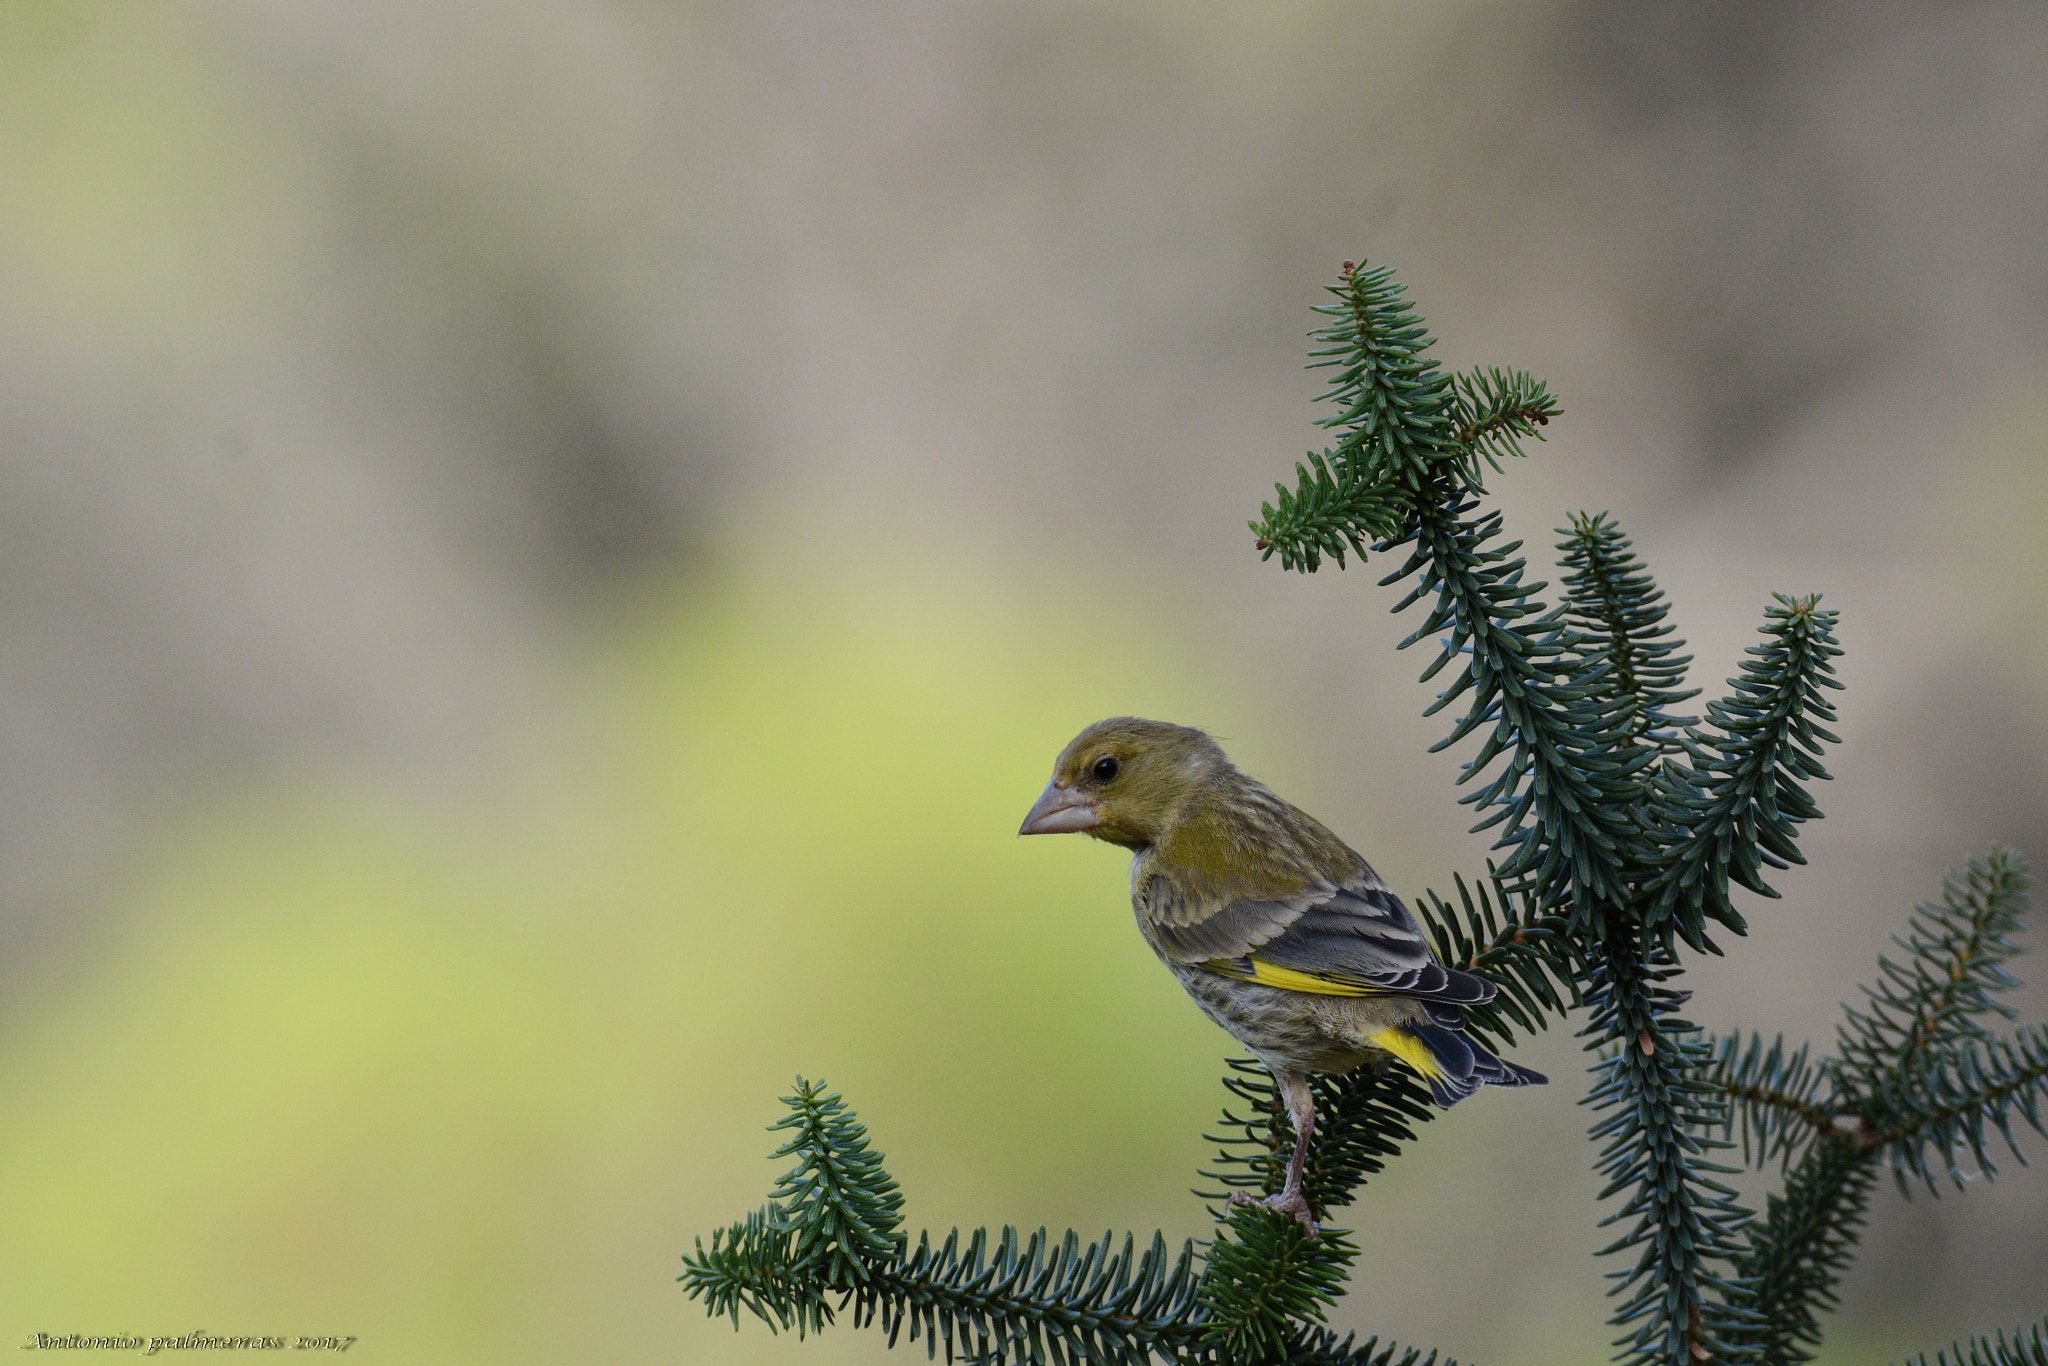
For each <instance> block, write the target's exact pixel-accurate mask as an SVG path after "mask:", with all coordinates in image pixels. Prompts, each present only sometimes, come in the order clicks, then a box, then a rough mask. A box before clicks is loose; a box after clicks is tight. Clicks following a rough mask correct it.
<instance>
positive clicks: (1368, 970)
mask: <svg viewBox="0 0 2048 1366" xmlns="http://www.w3.org/2000/svg"><path fill="white" fill-rule="evenodd" d="M1255 947H1256V950H1257V952H1256V956H1257V957H1258V958H1260V959H1262V960H1264V961H1265V962H1268V963H1271V964H1273V965H1274V966H1275V967H1282V968H1292V969H1294V970H1295V971H1297V972H1313V973H1320V974H1323V975H1324V976H1331V977H1340V978H1349V979H1352V980H1354V981H1358V982H1361V983H1365V984H1369V985H1371V986H1375V987H1379V988H1381V989H1382V990H1386V991H1397V992H1400V993H1402V994H1403V995H1409V996H1426V997H1430V998H1432V999H1435V1000H1438V1001H1443V1002H1446V1003H1451V1004H1477V1003H1480V1002H1483V1001H1489V1000H1492V999H1493V994H1494V987H1493V984H1492V983H1490V982H1487V981H1485V980H1483V979H1481V978H1478V977H1474V976H1472V975H1471V974H1470V973H1465V972H1458V971H1456V970H1454V969H1451V968H1446V967H1444V966H1443V965H1442V964H1441V963H1438V962H1437V961H1436V960H1435V959H1434V958H1432V957H1431V956H1430V952H1429V941H1428V940H1427V939H1425V938H1424V937H1423V933H1422V927H1421V926H1420V925H1418V924H1416V922H1415V917H1414V916H1413V915H1412V914H1411V913H1410V912H1409V910H1408V908H1407V907H1406V906H1404V905H1402V904H1401V898H1399V897H1397V896H1395V895H1394V894H1393V892H1391V891H1389V890H1388V889H1387V887H1386V885H1385V884H1384V883H1382V882H1380V881H1379V879H1378V878H1377V877H1374V876H1372V875H1371V874H1370V873H1368V874H1365V875H1363V876H1360V877H1354V878H1351V879H1350V880H1348V881H1347V882H1346V883H1345V884H1344V885H1343V886H1342V887H1337V888H1334V889H1332V890H1331V891H1330V893H1329V894H1328V895H1326V896H1324V897H1323V898H1322V899H1320V900H1318V901H1317V902H1316V903H1315V904H1314V905H1311V906H1309V907H1308V908H1307V909H1305V910H1304V911H1303V912H1302V913H1301V914H1300V915H1298V916H1296V917H1295V918H1294V919H1293V920H1291V921H1289V922H1288V924H1287V925H1286V927H1285V928H1284V929H1282V930H1281V931H1280V933H1278V934H1276V935H1274V936H1273V938H1271V939H1269V940H1267V941H1266V942H1264V943H1263V944H1259V945H1256V946H1255Z"/></svg>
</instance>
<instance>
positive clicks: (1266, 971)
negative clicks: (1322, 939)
mask: <svg viewBox="0 0 2048 1366" xmlns="http://www.w3.org/2000/svg"><path fill="white" fill-rule="evenodd" d="M1247 963H1249V964H1250V965H1251V970H1250V971H1249V972H1247V971H1246V970H1245V966H1244V965H1245V964H1247ZM1202 966H1203V967H1205V968H1207V969H1209V971H1211V972H1214V973H1219V974H1221V975H1222V976H1225V977H1234V978H1236V979H1237V980H1238V981H1240V982H1257V983H1258V984H1259V985H1260V986H1262V987H1279V988H1281V989H1282V990H1283V991H1301V992H1306V993H1308V994H1309V995H1311V996H1379V995H1383V994H1384V993H1382V992H1381V991H1380V990H1379V989H1378V988H1376V987H1369V986H1366V985H1364V984H1363V983H1361V982H1351V981H1346V980H1344V979H1342V978H1338V977H1324V976H1321V975H1319V974H1317V973H1313V972H1301V971H1298V970H1296V969H1294V968H1283V967H1278V966H1275V965H1274V964H1272V963H1268V962H1265V961H1264V960H1262V959H1258V958H1217V959H1212V960H1211V961H1209V962H1207V963H1204V964H1202ZM1388 1051H1389V1052H1392V1051H1393V1050H1392V1049H1389V1050H1388Z"/></svg>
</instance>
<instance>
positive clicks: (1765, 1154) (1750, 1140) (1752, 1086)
mask: <svg viewBox="0 0 2048 1366" xmlns="http://www.w3.org/2000/svg"><path fill="white" fill-rule="evenodd" d="M1808 1051H1809V1050H1808V1048H1807V1046H1806V1045H1804V1044H1802V1045H1800V1047H1799V1048H1798V1049H1797V1050H1796V1051H1794V1052H1791V1053H1787V1052H1786V1051H1785V1040H1784V1039H1783V1038H1782V1037H1780V1038H1776V1039H1773V1040H1772V1041H1771V1045H1770V1047H1769V1048H1765V1047H1764V1041H1763V1039H1762V1037H1761V1036H1759V1035H1751V1036H1750V1040H1749V1046H1748V1048H1746V1049H1745V1048H1743V1047H1742V1038H1741V1036H1740V1035H1733V1034H1731V1035H1729V1036H1728V1037H1727V1038H1725V1039H1722V1040H1721V1041H1720V1044H1719V1046H1718V1047H1717V1048H1716V1049H1715V1055H1714V1061H1713V1064H1712V1065H1711V1066H1710V1067H1708V1068H1707V1070H1706V1072H1705V1074H1704V1076H1703V1077H1702V1080H1704V1081H1705V1082H1706V1083H1707V1084H1708V1085H1710V1086H1712V1087H1713V1088H1714V1089H1716V1090H1717V1091H1719V1092H1720V1093H1721V1094H1722V1095H1723V1096H1725V1097H1727V1099H1728V1101H1729V1105H1728V1109H1727V1116H1728V1119H1727V1128H1728V1131H1729V1132H1733V1131H1735V1130H1737V1129H1739V1130H1740V1132H1741V1143H1742V1158H1743V1161H1745V1162H1750V1163H1754V1164H1755V1165H1756V1166H1759V1167H1761V1166H1763V1165H1764V1164H1765V1163H1767V1162H1769V1161H1770V1160H1771V1159H1772V1158H1773V1157H1782V1158H1783V1159H1784V1160H1785V1161H1787V1162H1790V1161H1791V1156H1792V1154H1793V1153H1794V1152H1796V1151H1797V1150H1798V1149H1800V1148H1801V1147H1803V1146H1805V1145H1806V1144H1807V1143H1808V1142H1810V1141H1811V1140H1812V1139H1813V1137H1814V1136H1815V1135H1816V1134H1825V1133H1827V1132H1828V1131H1829V1130H1830V1129H1831V1128H1833V1126H1834V1122H1835V1115H1836V1114H1837V1113H1839V1111H1838V1109H1837V1108H1836V1107H1835V1106H1833V1105H1831V1104H1830V1103H1829V1100H1828V1097H1827V1095H1826V1088H1827V1086H1828V1074H1827V1072H1826V1071H1825V1070H1824V1069H1823V1068H1822V1067H1820V1066H1819V1065H1818V1064H1815V1063H1812V1062H1809V1061H1808V1058H1807V1054H1808Z"/></svg>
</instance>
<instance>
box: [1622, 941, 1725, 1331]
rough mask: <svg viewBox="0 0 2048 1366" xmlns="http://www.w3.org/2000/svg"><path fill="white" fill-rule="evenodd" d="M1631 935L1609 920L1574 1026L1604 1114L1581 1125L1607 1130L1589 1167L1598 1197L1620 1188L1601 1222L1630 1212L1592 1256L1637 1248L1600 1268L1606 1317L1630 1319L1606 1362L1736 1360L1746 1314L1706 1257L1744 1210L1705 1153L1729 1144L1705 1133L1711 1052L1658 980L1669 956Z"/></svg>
mask: <svg viewBox="0 0 2048 1366" xmlns="http://www.w3.org/2000/svg"><path fill="white" fill-rule="evenodd" d="M1634 934H1635V932H1634V930H1633V929H1632V928H1631V927H1625V926H1624V927H1618V928H1616V929H1614V930H1613V932H1612V935H1613V937H1612V938H1610V940H1609V942H1608V943H1607V945H1606V946H1605V948H1606V952H1605V953H1604V955H1603V958H1602V961H1601V962H1600V964H1599V966H1598V967H1597V968H1596V969H1595V973H1594V977H1593V985H1592V989H1591V990H1590V991H1589V992H1588V993H1587V1000H1588V1004H1589V1005H1590V1006H1591V1012H1590V1014H1591V1018H1590V1019H1589V1021H1588V1023H1587V1025H1586V1028H1585V1029H1584V1030H1582V1031H1581V1033H1582V1034H1584V1035H1587V1036H1589V1037H1591V1038H1592V1039H1593V1041H1594V1046H1598V1047H1601V1048H1602V1052H1601V1054H1600V1057H1599V1061H1598V1062H1597V1063H1596V1064H1595V1066H1594V1069H1593V1071H1594V1078H1595V1080H1594V1086H1593V1090H1592V1092H1591V1094H1589V1095H1588V1096H1587V1098H1586V1099H1587V1102H1588V1103H1589V1104H1591V1105H1592V1106H1593V1107H1594V1108H1595V1109H1596V1110H1598V1111H1600V1112H1603V1113H1604V1114H1605V1118H1603V1119H1601V1120H1600V1121H1599V1122H1598V1123H1596V1124H1595V1125H1594V1126H1593V1127H1592V1129H1591V1130H1590V1133H1591V1136H1592V1137H1593V1138H1594V1139H1596V1140H1597V1139H1606V1140H1607V1145H1606V1146H1605V1147H1604V1148H1602V1149H1601V1151H1600V1157H1599V1161H1598V1163H1597V1165H1596V1167H1595V1170H1596V1171H1598V1172H1599V1173H1600V1174H1601V1175H1602V1176H1605V1177H1607V1178H1609V1180H1608V1184H1607V1186H1606V1188H1605V1189H1603V1190H1602V1191H1601V1192H1600V1195H1599V1198H1600V1199H1602V1200H1606V1199H1608V1198H1610V1197H1612V1196H1615V1195H1617V1194H1620V1193H1622V1192H1624V1191H1627V1192H1629V1195H1628V1198H1627V1199H1626V1201H1625V1202H1624V1203H1623V1205H1622V1207H1621V1208H1620V1209H1618V1210H1616V1211H1615V1212H1614V1213H1612V1214H1610V1215H1608V1216H1607V1217H1606V1218H1605V1219H1602V1220H1601V1221H1600V1222H1601V1225H1602V1226H1603V1227H1604V1226H1606V1225H1608V1224H1613V1223H1617V1222H1620V1221H1622V1220H1624V1219H1633V1220H1634V1223H1633V1225H1631V1226H1630V1228H1629V1229H1628V1231H1627V1232H1626V1233H1624V1234H1623V1235H1622V1236H1621V1237H1620V1238H1618V1239H1616V1240H1615V1241H1614V1242H1613V1243H1610V1244H1609V1245H1608V1246H1606V1247H1604V1248H1602V1249H1601V1250H1600V1251H1601V1255H1603V1256H1605V1255H1610V1254H1613V1253H1616V1252H1624V1251H1627V1250H1629V1249H1631V1248H1639V1249H1641V1251H1640V1252H1639V1254H1638V1256H1637V1259H1636V1262H1635V1264H1634V1265H1633V1266H1629V1267H1625V1268H1623V1269H1622V1270H1620V1271H1616V1272H1611V1273H1609V1274H1610V1276H1611V1277H1612V1279H1613V1280H1614V1282H1615V1284H1614V1286H1613V1287H1612V1288H1611V1289H1610V1290H1609V1291H1608V1294H1610V1295H1614V1296H1621V1297H1625V1298H1623V1300H1622V1303H1621V1305H1620V1307H1618V1308H1617V1309H1616V1310H1615V1311H1614V1314H1613V1315H1612V1316H1611V1317H1610V1318H1609V1320H1608V1322H1609V1323H1612V1324H1614V1325H1615V1326H1617V1327H1620V1328H1624V1329H1630V1325H1634V1327H1633V1328H1632V1329H1630V1331H1628V1332H1627V1334H1626V1335H1625V1336H1624V1337H1622V1338H1619V1339H1617V1340H1616V1342H1615V1344H1614V1345H1615V1346H1616V1347H1618V1348H1620V1349H1621V1352H1620V1355H1618V1356H1617V1357H1616V1360H1617V1361H1620V1362H1623V1363H1627V1364H1628V1366H1638V1364H1640V1366H1648V1363H1684V1362H1699V1361H1706V1360H1708V1359H1710V1358H1716V1357H1718V1358H1722V1359H1739V1353H1738V1352H1737V1350H1736V1349H1737V1339H1736V1337H1735V1336H1734V1333H1735V1331H1736V1330H1737V1329H1739V1328H1740V1327H1741V1326H1742V1324H1743V1322H1744V1321H1745V1316H1744V1315H1743V1314H1742V1313H1741V1312H1740V1311H1739V1310H1735V1309H1733V1308H1731V1306H1730V1305H1729V1304H1728V1303H1727V1300H1726V1297H1727V1295H1728V1293H1729V1291H1730V1290H1731V1288H1732V1287H1731V1286H1730V1283H1729V1281H1728V1279H1727V1277H1725V1276H1723V1275H1721V1274H1719V1273H1717V1272H1716V1271H1714V1270H1713V1264H1714V1263H1716V1262H1727V1261H1730V1260H1732V1259H1733V1258H1734V1256H1735V1255H1736V1253H1737V1251H1738V1247H1737V1244H1736V1242H1735V1234H1736V1232H1737V1231H1738V1230H1739V1229H1740V1228H1741V1227H1742V1226H1743V1224H1744V1223H1745V1222H1746V1221H1747V1220H1748V1218H1749V1211H1748V1210H1745V1209H1743V1208H1742V1207H1741V1206H1739V1205H1737V1204H1736V1203H1735V1192H1734V1191H1733V1190H1732V1189H1731V1188H1730V1187H1728V1186H1726V1185H1723V1184H1722V1183H1720V1182H1718V1181H1716V1180H1714V1179H1713V1178H1714V1177H1715V1176H1717V1175H1725V1174H1728V1173H1730V1172H1731V1171H1732V1170H1733V1169H1732V1168H1730V1167H1727V1166H1725V1165H1723V1164H1721V1163H1718V1162H1714V1161H1711V1160H1709V1159H1708V1158H1707V1156H1706V1155H1707V1154H1708V1153H1710V1152H1712V1151H1714V1150H1716V1149H1719V1148H1726V1147H1729V1146H1731V1145H1730V1144H1729V1143H1728V1142H1727V1141H1726V1140H1725V1139H1716V1138H1713V1137H1710V1136H1709V1134H1708V1130H1710V1129H1711V1128H1713V1127H1715V1126H1717V1125H1722V1124H1724V1123H1725V1115H1724V1113H1723V1111H1722V1108H1721V1106H1720V1104H1719V1102H1718V1101H1717V1100H1716V1099H1715V1098H1714V1097H1713V1094H1712V1092H1711V1090H1710V1089H1709V1088H1707V1087H1706V1086H1704V1085H1702V1084H1701V1083H1700V1082H1699V1081H1697V1080H1696V1078H1695V1074H1696V1073H1697V1072H1698V1071H1699V1070H1701V1069H1702V1068H1703V1067H1704V1066H1705V1065H1706V1063H1707V1062H1708V1060H1709V1056H1708V1053H1707V1050H1706V1047H1705V1045H1704V1044H1702V1043H1701V1042H1700V1041H1699V1038H1698V1031H1697V1030H1696V1029H1695V1027H1694V1026H1693V1025H1692V1024H1691V1023H1690V1022H1688V1021H1685V1020H1682V1019H1679V1018H1677V1016H1676V1014H1675V1012H1676V1010H1677V1009H1678V1007H1679V1006H1680V1005H1682V1004H1683V1003H1684V1001H1685V993H1681V992H1676V991H1672V990H1670V989H1668V988H1665V987H1663V986H1662V985H1660V984H1661V983H1662V982H1663V981H1664V980H1666V979H1667V978H1669V977H1671V976H1673V975H1674V974H1675V971H1676V969H1675V966H1674V965H1673V964H1671V963H1670V961H1669V960H1668V958H1664V959H1660V957H1659V956H1657V955H1654V954H1652V955H1645V954H1644V952H1643V950H1642V947H1641V945H1640V943H1638V942H1637V941H1636V940H1635V938H1634Z"/></svg>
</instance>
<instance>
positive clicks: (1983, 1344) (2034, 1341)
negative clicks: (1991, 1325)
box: [1898, 1319, 2048, 1366]
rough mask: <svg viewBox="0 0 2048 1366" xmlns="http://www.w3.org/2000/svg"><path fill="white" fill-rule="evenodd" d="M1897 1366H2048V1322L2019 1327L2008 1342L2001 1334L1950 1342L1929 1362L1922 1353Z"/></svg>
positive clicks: (2003, 1334) (2043, 1320)
mask: <svg viewBox="0 0 2048 1366" xmlns="http://www.w3.org/2000/svg"><path fill="white" fill-rule="evenodd" d="M1898 1366H2048V1319H2042V1320H2041V1321H2040V1322H2039V1323H2023V1324H2020V1325H2019V1326H2018V1327H2016V1328H2014V1329H2013V1330H2012V1336H2011V1337H2009V1338H2008V1337H2007V1336H2006V1335H2005V1333H2004V1332H2003V1330H2001V1331H1999V1332H1997V1333H1994V1334H1992V1335H1990V1336H1988V1337H1985V1336H1974V1337H1972V1338H1971V1339H1970V1340H1969V1341H1968V1342H1966V1343H1965V1342H1952V1343H1950V1344H1949V1345H1948V1346H1946V1347H1944V1348H1942V1349H1941V1350H1940V1351H1938V1352H1936V1353H1935V1354H1934V1356H1933V1357H1932V1358H1931V1359H1930V1358H1929V1357H1928V1355H1927V1354H1926V1353H1925V1352H1922V1353H1920V1354H1919V1355H1917V1356H1913V1357H1908V1358H1907V1359H1906V1360H1905V1361H1903V1362H1900V1363H1898Z"/></svg>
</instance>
